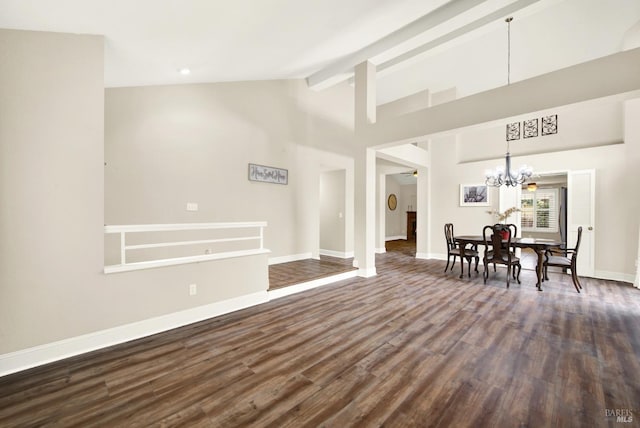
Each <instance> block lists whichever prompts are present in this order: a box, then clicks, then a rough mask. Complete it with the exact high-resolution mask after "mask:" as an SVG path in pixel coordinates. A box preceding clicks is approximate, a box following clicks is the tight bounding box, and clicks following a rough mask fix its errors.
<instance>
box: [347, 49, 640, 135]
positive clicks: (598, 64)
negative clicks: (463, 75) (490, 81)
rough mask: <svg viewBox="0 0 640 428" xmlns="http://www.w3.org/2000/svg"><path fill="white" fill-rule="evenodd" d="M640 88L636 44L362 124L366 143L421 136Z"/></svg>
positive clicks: (639, 54) (639, 70) (639, 65)
mask: <svg viewBox="0 0 640 428" xmlns="http://www.w3.org/2000/svg"><path fill="white" fill-rule="evenodd" d="M638 90H640V48H636V49H631V50H628V51H624V52H619V53H616V54H613V55H609V56H606V57H603V58H598V59H595V60H592V61H588V62H584V63H582V64H578V65H574V66H571V67H567V68H563V69H561V70H557V71H553V72H551V73H547V74H543V75H541V76H537V77H532V78H531V79H527V80H522V81H519V82H516V83H512V84H511V85H507V86H502V87H499V88H496V89H493V90H490V91H485V92H481V93H479V94H476V95H471V96H468V97H464V98H460V99H458V100H454V101H451V102H448V103H444V104H440V105H437V106H435V107H430V108H427V109H422V110H418V111H415V112H412V113H408V114H405V115H403V116H397V117H391V118H388V119H386V120H379V121H378V122H376V123H374V124H371V125H368V126H366V127H365V128H363V129H362V130H361V132H362V134H361V135H360V137H359V138H362V139H364V140H365V141H366V142H367V143H366V144H367V146H368V147H374V146H379V145H384V144H387V145H388V144H390V143H392V142H394V141H395V142H398V141H406V140H411V139H417V138H425V136H432V135H435V134H444V133H448V132H457V131H458V130H460V129H462V128H465V127H471V126H476V125H480V124H485V123H491V122H497V121H501V120H502V121H504V120H506V119H509V118H510V117H514V116H518V115H523V114H529V113H534V112H538V111H543V110H547V109H551V108H558V107H561V106H565V105H569V104H575V103H580V102H585V101H590V100H595V99H599V98H604V97H609V96H613V95H617V94H623V93H627V92H632V91H638Z"/></svg>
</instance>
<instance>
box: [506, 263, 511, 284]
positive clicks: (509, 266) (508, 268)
mask: <svg viewBox="0 0 640 428" xmlns="http://www.w3.org/2000/svg"><path fill="white" fill-rule="evenodd" d="M510 276H511V265H507V288H509V277H510Z"/></svg>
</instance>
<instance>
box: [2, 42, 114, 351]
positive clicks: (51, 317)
mask: <svg viewBox="0 0 640 428" xmlns="http://www.w3.org/2000/svg"><path fill="white" fill-rule="evenodd" d="M103 55H104V54H103V39H102V37H98V36H77V35H69V34H53V33H40V32H29V31H12V30H0V58H2V60H1V62H2V65H1V66H0V91H1V93H2V96H0V171H1V173H0V174H1V176H2V178H1V179H0V189H1V190H0V201H1V202H0V210H1V211H0V237H1V238H0V354H2V353H6V352H9V351H14V350H17V349H23V348H26V347H30V346H34V345H39V344H42V343H46V342H50V341H54V340H59V339H63V338H67V337H70V336H75V335H79V334H83V333H86V332H89V331H92V330H95V329H97V328H100V326H101V325H103V321H102V320H103V317H104V316H105V315H106V313H107V312H109V311H110V310H111V308H110V307H108V306H106V305H104V299H103V298H104V296H106V295H108V294H109V293H110V291H109V290H106V289H105V286H104V285H105V282H104V278H103V275H102V268H103V215H104V214H103V213H104V210H103V169H104V166H103V150H104V146H103V119H104V115H103V106H104V100H103V94H104V91H103Z"/></svg>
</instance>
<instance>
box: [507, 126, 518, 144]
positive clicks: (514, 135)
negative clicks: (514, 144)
mask: <svg viewBox="0 0 640 428" xmlns="http://www.w3.org/2000/svg"><path fill="white" fill-rule="evenodd" d="M519 139H520V122H513V123H507V141H512V140H519Z"/></svg>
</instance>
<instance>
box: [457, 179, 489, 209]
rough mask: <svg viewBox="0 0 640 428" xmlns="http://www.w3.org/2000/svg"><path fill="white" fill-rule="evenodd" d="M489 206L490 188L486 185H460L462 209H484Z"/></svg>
mask: <svg viewBox="0 0 640 428" xmlns="http://www.w3.org/2000/svg"><path fill="white" fill-rule="evenodd" d="M489 205H490V201H489V187H488V186H487V185H486V184H461V185H460V206H461V207H482V206H489Z"/></svg>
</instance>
